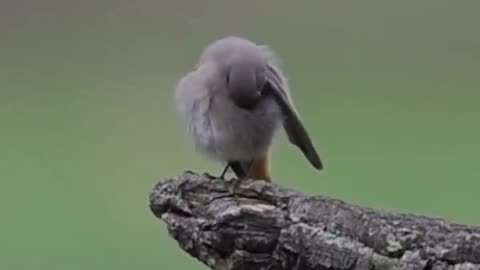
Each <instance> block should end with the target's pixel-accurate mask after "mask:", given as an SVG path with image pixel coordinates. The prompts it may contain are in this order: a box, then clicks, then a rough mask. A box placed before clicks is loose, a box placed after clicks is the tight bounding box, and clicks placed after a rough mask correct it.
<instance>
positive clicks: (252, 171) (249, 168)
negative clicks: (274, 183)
mask: <svg viewBox="0 0 480 270" xmlns="http://www.w3.org/2000/svg"><path fill="white" fill-rule="evenodd" d="M230 167H231V168H232V170H233V172H234V173H235V175H236V176H237V177H238V178H252V179H258V180H265V181H268V182H271V180H272V177H271V172H270V155H269V153H267V154H265V155H264V156H262V157H260V158H258V159H255V160H249V161H234V162H230Z"/></svg>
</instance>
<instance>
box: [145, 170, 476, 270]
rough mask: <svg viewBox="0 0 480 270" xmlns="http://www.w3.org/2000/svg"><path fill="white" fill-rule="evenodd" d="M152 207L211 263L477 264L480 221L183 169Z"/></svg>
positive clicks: (289, 268)
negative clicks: (383, 206) (426, 214)
mask: <svg viewBox="0 0 480 270" xmlns="http://www.w3.org/2000/svg"><path fill="white" fill-rule="evenodd" d="M150 208H151V210H152V211H153V213H154V214H155V215H156V216H157V217H159V218H161V219H162V220H163V221H164V222H165V223H166V224H167V226H168V230H169V233H170V235H171V236H172V237H173V238H175V239H176V241H177V242H178V243H179V245H180V247H181V248H182V249H183V250H185V251H187V252H188V253H189V254H190V255H191V256H194V257H195V258H197V259H199V260H200V261H201V262H203V263H204V264H206V265H208V266H209V267H210V268H212V269H232V270H233V269H235V270H242V269H248V270H254V269H269V270H274V269H275V270H276V269H278V270H280V269H285V270H293V269H302V270H303V269H305V270H309V269H375V270H378V269H434V270H437V269H438V270H440V269H477V270H479V269H480V227H474V226H467V225H459V224H453V223H450V222H447V221H445V220H441V219H434V218H427V217H423V216H415V215H410V214H394V213H390V212H387V211H383V210H373V209H370V208H364V207H359V206H355V205H351V204H348V203H345V202H343V201H341V200H337V199H332V198H327V197H322V196H307V195H304V194H301V193H299V192H295V191H293V190H288V189H286V188H283V187H280V186H278V185H276V184H270V183H267V182H264V181H254V180H229V181H225V180H221V179H215V177H212V176H210V175H208V174H202V175H200V174H196V173H193V172H185V173H184V174H183V175H181V176H178V177H174V178H171V179H168V180H165V181H161V182H159V183H158V184H157V185H156V186H155V187H154V189H153V191H152V192H151V194H150Z"/></svg>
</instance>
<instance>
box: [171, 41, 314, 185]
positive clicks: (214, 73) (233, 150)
mask: <svg viewBox="0 0 480 270" xmlns="http://www.w3.org/2000/svg"><path fill="white" fill-rule="evenodd" d="M279 66H280V65H279V64H278V58H277V56H276V55H275V53H274V52H273V51H272V50H271V49H270V48H269V47H268V46H265V45H257V44H255V43H254V42H252V41H250V40H247V39H244V38H240V37H226V38H223V39H220V40H217V41H215V42H213V43H212V44H210V45H209V46H208V47H207V48H206V49H205V50H204V51H203V53H202V55H201V56H200V59H199V61H198V64H197V66H196V69H195V70H194V71H191V72H189V73H188V74H187V75H186V76H185V77H183V78H182V79H180V81H179V82H178V85H177V87H176V89H175V92H176V105H177V109H178V111H179V114H180V115H181V118H182V120H183V122H184V124H185V126H186V129H187V130H188V133H189V134H190V135H191V137H192V139H193V142H194V144H195V147H196V149H197V150H198V151H199V152H200V153H202V154H204V155H206V156H207V157H209V158H210V159H213V160H215V161H220V162H223V163H226V167H225V170H224V171H223V173H222V174H221V176H220V177H221V178H223V177H224V175H225V173H226V172H227V171H228V169H229V168H231V169H232V170H233V172H234V173H235V174H236V175H237V177H239V178H253V179H263V180H266V181H271V173H270V147H271V145H272V141H273V137H274V135H275V132H276V131H277V130H278V127H279V126H280V125H283V127H284V129H285V131H286V134H287V136H288V138H289V140H290V142H291V143H293V144H295V145H296V146H298V147H299V148H300V149H301V151H302V152H303V154H304V155H305V157H306V158H307V159H308V160H309V161H310V163H311V164H312V165H313V167H315V168H316V169H318V170H321V169H322V168H323V165H322V162H321V160H320V158H319V156H318V154H317V151H316V150H315V147H314V146H313V144H312V142H311V140H310V138H309V135H308V133H307V131H306V129H305V128H304V126H303V124H302V122H301V120H300V117H299V114H298V112H297V110H296V108H295V106H294V103H293V100H292V97H291V95H290V90H289V86H288V82H287V79H286V77H285V76H284V74H283V72H282V71H281V69H280V67H279Z"/></svg>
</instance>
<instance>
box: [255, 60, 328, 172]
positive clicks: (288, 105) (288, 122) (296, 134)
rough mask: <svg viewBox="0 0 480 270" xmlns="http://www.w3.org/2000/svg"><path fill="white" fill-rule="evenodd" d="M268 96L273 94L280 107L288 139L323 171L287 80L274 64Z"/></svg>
mask: <svg viewBox="0 0 480 270" xmlns="http://www.w3.org/2000/svg"><path fill="white" fill-rule="evenodd" d="M265 75H266V79H267V83H266V87H265V88H264V91H266V94H271V95H272V96H273V97H274V99H275V100H276V102H277V103H278V105H279V106H280V108H281V110H282V112H283V115H284V119H283V127H284V129H285V132H286V133H287V136H288V139H289V140H290V142H291V143H292V144H294V145H296V146H297V147H298V148H300V150H302V152H303V154H304V155H305V157H306V158H307V159H308V161H310V163H311V164H312V165H313V167H315V168H316V169H318V170H321V169H323V164H322V162H321V160H320V157H319V156H318V153H317V151H316V150H315V147H314V146H313V144H312V141H311V140H310V136H309V135H308V132H307V130H306V129H305V127H304V126H303V124H302V121H301V120H300V117H299V115H298V113H297V111H296V109H295V106H294V104H293V102H292V98H291V97H290V95H289V92H288V90H287V87H288V86H287V83H286V79H285V77H284V76H283V74H282V73H281V71H280V70H279V69H278V68H277V67H276V66H275V65H273V64H269V65H268V66H267V70H266V73H265Z"/></svg>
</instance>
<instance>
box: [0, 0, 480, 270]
mask: <svg viewBox="0 0 480 270" xmlns="http://www.w3.org/2000/svg"><path fill="white" fill-rule="evenodd" d="M479 10H480V2H478V1H447V0H437V1H396V2H394V1H378V2H375V3H374V2H371V1H368V2H366V1H313V0H311V1H297V2H294V1H286V0H285V1H280V0H266V1H193V0H190V1H173V0H172V1H162V0H159V1H125V0H123V1H73V0H70V1H60V0H53V1H33V0H29V1H10V2H9V1H5V0H3V1H1V2H0V178H1V179H0V213H1V216H0V269H12V270H17V269H49V270H55V269H62V270H63V269H104V270H106V269H115V270H121V269H137V268H138V269H147V268H149V269H205V267H204V266H203V265H201V264H200V263H198V262H197V261H195V260H194V259H192V258H191V257H190V256H188V255H187V254H186V253H184V252H182V251H181V250H180V249H179V248H178V247H177V245H176V242H175V241H174V240H172V239H170V238H169V237H168V235H167V231H166V229H165V226H164V224H163V223H161V222H160V221H159V220H158V219H156V218H154V217H153V215H152V214H151V213H150V211H149V209H148V194H149V192H150V190H151V188H152V187H153V185H154V184H155V183H156V182H157V181H158V180H160V179H162V178H166V177H169V176H174V175H177V174H179V173H181V172H182V171H183V170H185V169H187V168H189V169H193V170H196V171H199V172H203V171H209V172H211V173H213V174H218V173H219V172H220V171H221V167H220V166H219V165H217V164H212V163H210V162H208V161H205V160H204V159H202V157H201V156H199V155H198V154H196V153H194V152H193V147H192V144H191V143H190V141H189V140H188V138H187V137H186V136H185V135H184V132H183V129H182V126H181V124H180V122H179V121H178V120H179V118H178V116H177V114H176V112H175V107H174V104H173V91H174V87H175V84H176V82H177V81H178V79H179V78H180V77H181V76H183V74H185V73H186V72H188V71H189V70H190V69H192V67H193V65H194V64H195V62H196V60H197V58H198V56H199V54H200V53H201V51H202V49H203V48H204V47H205V46H206V45H208V43H210V42H211V41H213V40H214V39H217V38H220V37H223V36H226V35H239V36H244V37H247V38H250V39H253V40H255V41H257V42H259V43H265V44H269V45H270V46H271V47H273V48H274V49H275V50H276V51H277V53H278V54H279V55H280V56H281V58H282V63H283V66H284V69H285V72H286V73H287V74H288V76H289V78H290V82H291V87H292V91H293V95H294V98H295V99H296V103H297V105H298V107H299V110H300V112H301V114H302V117H303V119H304V121H305V124H306V125H307V128H308V129H309V130H310V132H311V135H312V137H313V138H314V141H315V144H316V145H317V147H318V149H319V150H320V152H321V156H322V158H323V159H324V160H325V162H326V168H327V169H326V171H325V172H323V173H318V172H317V171H315V170H313V169H312V168H311V167H310V165H309V164H308V163H307V162H306V160H305V159H304V158H303V156H302V155H301V153H300V152H299V151H298V150H297V149H296V148H295V147H293V146H292V145H290V144H288V143H287V140H286V138H285V135H284V134H283V133H280V135H279V137H278V140H277V141H276V143H275V148H274V152H273V153H274V160H273V169H274V176H275V180H276V182H277V183H280V184H282V185H285V186H288V187H291V188H294V189H297V190H300V191H304V192H308V193H311V194H324V195H328V196H335V197H338V198H341V199H344V200H347V201H349V202H352V203H356V204H361V205H365V206H370V207H378V208H386V209H390V210H392V211H400V212H413V213H417V214H422V215H429V216H435V217H443V218H447V219H449V220H452V221H455V222H461V223H469V224H479V223H480V198H479V195H478V194H479V188H480V181H479V177H478V176H479V172H478V171H479V164H478V155H479V153H480V144H479V142H478V140H479V138H480V125H479V122H480V121H479V120H480V92H479V90H480V89H479V88H480V77H479V75H480V35H479V26H480V16H479V15H478V14H479V13H478V11H479Z"/></svg>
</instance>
